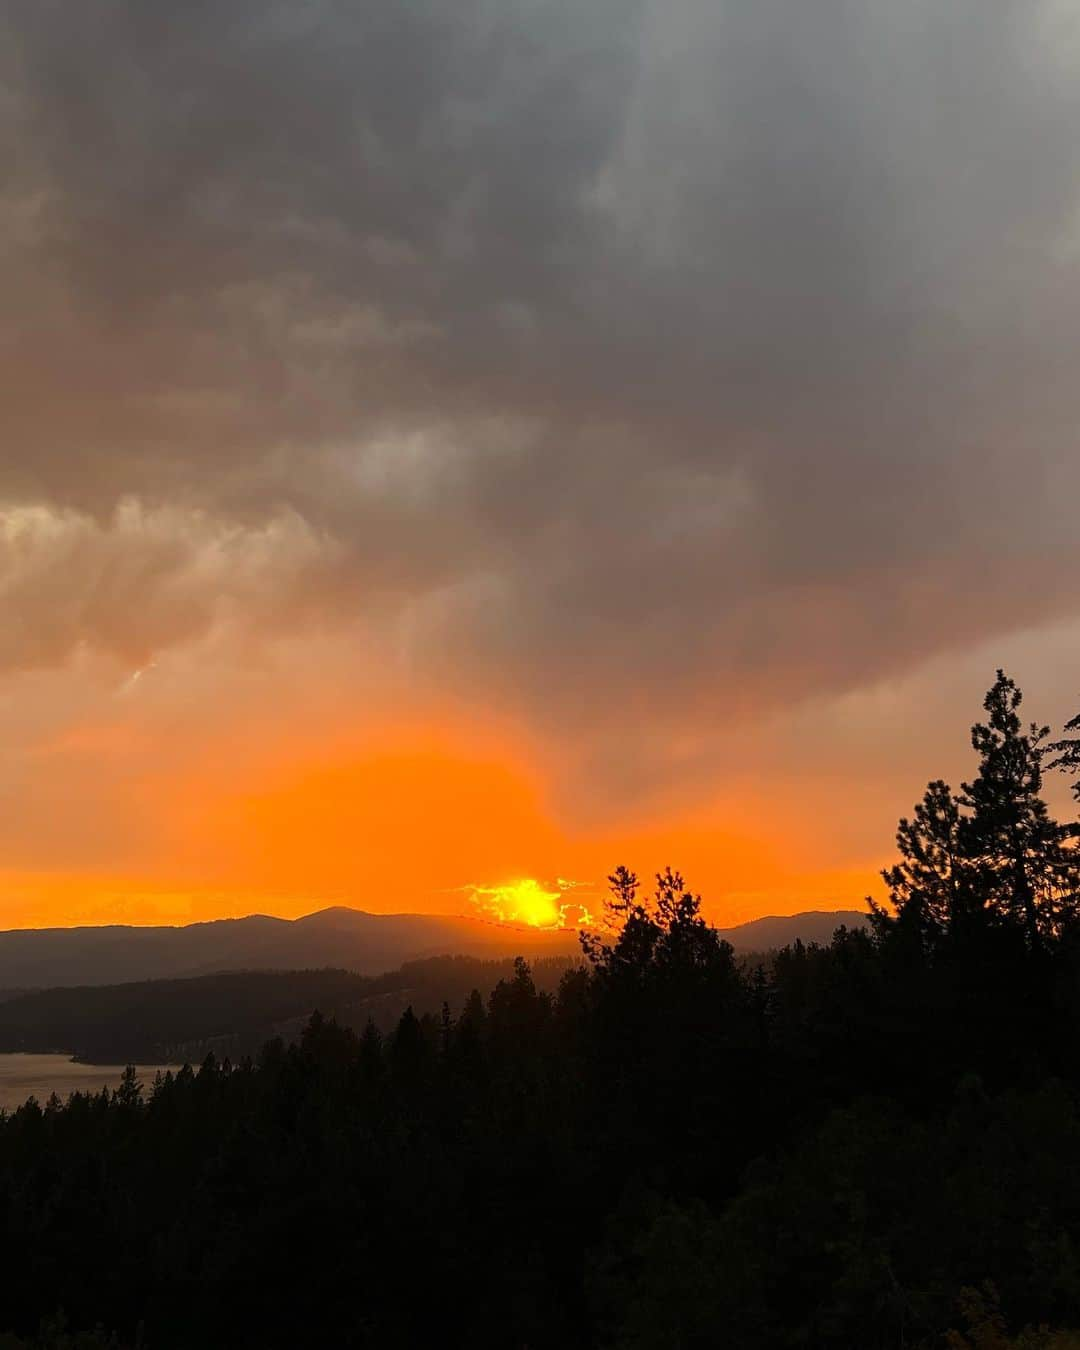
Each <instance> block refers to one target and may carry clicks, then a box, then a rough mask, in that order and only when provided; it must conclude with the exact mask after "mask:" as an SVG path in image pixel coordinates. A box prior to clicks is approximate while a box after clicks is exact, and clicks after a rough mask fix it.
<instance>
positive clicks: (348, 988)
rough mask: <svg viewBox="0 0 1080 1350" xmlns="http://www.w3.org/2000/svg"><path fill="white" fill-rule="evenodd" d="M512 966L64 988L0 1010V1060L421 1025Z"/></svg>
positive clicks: (163, 1054) (557, 970) (89, 1057)
mask: <svg viewBox="0 0 1080 1350" xmlns="http://www.w3.org/2000/svg"><path fill="white" fill-rule="evenodd" d="M569 965H570V961H569V960H568V959H567V958H565V957H555V958H548V959H543V958H541V959H540V960H538V961H536V962H535V963H534V966H533V971H534V976H535V979H536V984H537V987H538V988H540V989H545V990H548V991H549V992H554V991H555V989H556V988H557V986H558V983H559V979H560V977H561V976H562V974H563V972H564V971H565V970H566V969H567V968H568V967H569ZM512 975H513V959H512V958H511V957H505V958H503V959H502V960H498V961H481V960H479V959H478V958H476V957H470V956H440V957H428V958H426V959H424V960H421V961H410V962H407V963H406V964H405V965H403V966H401V967H400V968H399V969H397V970H392V971H387V972H386V973H385V974H382V975H376V976H370V975H357V974H355V973H354V972H352V971H346V970H333V969H327V970H284V971H278V970H266V971H230V972H225V973H220V974H214V975H202V976H196V977H194V978H190V979H181V980H173V979H166V980H141V981H137V982H134V983H131V984H113V985H93V986H86V985H82V986H66V987H61V988H57V989H40V990H36V991H34V992H31V993H23V994H20V995H18V996H16V997H14V998H11V999H7V1000H5V1001H3V1002H0V1054H10V1053H29V1054H48V1053H56V1052H59V1053H63V1054H67V1055H73V1056H75V1057H76V1058H77V1059H81V1060H84V1061H87V1062H89V1063H97V1064H126V1063H142V1064H160V1063H176V1064H179V1063H184V1062H190V1063H195V1064H198V1063H201V1062H202V1061H203V1060H204V1059H205V1057H206V1056H207V1054H210V1053H213V1054H214V1055H215V1056H216V1057H217V1059H218V1060H222V1059H225V1058H227V1057H228V1058H231V1059H233V1060H237V1059H238V1058H239V1057H240V1056H242V1055H245V1054H255V1053H257V1052H258V1051H259V1049H260V1048H261V1047H262V1046H263V1044H264V1043H265V1042H266V1041H268V1040H270V1039H271V1038H273V1037H275V1036H280V1037H281V1038H282V1039H283V1040H285V1041H293V1040H295V1039H296V1038H297V1037H298V1036H299V1035H300V1032H301V1031H302V1029H303V1027H304V1025H305V1024H306V1023H307V1021H308V1020H309V1018H310V1017H311V1015H312V1013H314V1012H315V1011H319V1012H321V1013H322V1014H323V1015H324V1016H325V1017H333V1018H334V1019H335V1020H336V1021H337V1022H338V1023H340V1024H341V1025H342V1026H347V1027H353V1028H355V1029H356V1030H363V1028H364V1027H365V1026H366V1025H367V1023H368V1021H369V1020H370V1021H372V1022H374V1023H375V1025H376V1026H377V1027H379V1028H380V1030H382V1031H390V1030H391V1029H392V1028H393V1027H395V1026H396V1025H397V1023H398V1020H399V1019H400V1017H401V1015H402V1013H403V1012H404V1011H405V1009H406V1008H407V1007H411V1008H412V1009H413V1011H414V1012H415V1013H416V1014H417V1015H418V1016H422V1015H423V1014H424V1013H438V1012H439V1011H440V1009H441V1008H442V1005H443V1003H444V1002H449V1003H451V1004H452V1005H453V1006H454V1007H458V1006H460V1005H461V1004H462V1003H464V1001H465V999H466V998H467V997H468V994H469V992H470V991H471V990H473V989H478V990H480V992H481V994H483V995H484V996H485V997H486V996H487V995H488V994H489V993H490V992H491V990H492V989H494V987H495V985H496V984H497V983H498V981H499V980H505V979H509V978H511V976H512Z"/></svg>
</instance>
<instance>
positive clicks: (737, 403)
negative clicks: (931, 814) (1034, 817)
mask: <svg viewBox="0 0 1080 1350" xmlns="http://www.w3.org/2000/svg"><path fill="white" fill-rule="evenodd" d="M0 163H2V164H3V165H4V171H3V173H2V175H0V293H2V295H3V297H4V299H3V304H2V306H0V355H2V362H0V388H2V391H3V393H2V398H0V926H2V927H18V926H34V925H51V924H72V923H97V922H111V921H124V922H135V923H150V922H167V923H177V922H186V921H189V920H193V919H204V918H212V917H218V916H224V915H234V914H242V913H247V912H251V911H254V910H258V911H261V912H269V913H275V914H281V915H284V916H292V915H297V914H301V913H304V912H307V911H310V910H312V909H315V908H319V907H320V906H321V905H324V904H330V903H344V904H354V905H357V906H359V907H362V908H366V909H371V910H384V911H401V910H431V911H454V912H457V911H461V910H463V909H467V908H468V907H469V904H470V903H471V899H472V897H473V896H474V894H477V893H481V894H482V893H483V890H484V888H491V887H495V886H498V885H500V884H502V883H504V882H506V881H508V880H512V879H515V878H537V879H540V880H541V881H543V882H544V883H545V884H552V883H553V882H554V880H555V879H556V878H559V877H562V878H564V879H567V880H573V881H577V882H581V883H583V884H584V885H585V886H586V888H590V887H592V888H596V887H598V886H599V884H600V883H601V882H602V879H603V877H604V876H605V875H606V874H607V873H608V872H609V871H611V869H612V868H613V867H614V866H615V865H616V864H617V863H620V862H625V863H627V864H629V865H631V866H633V867H636V868H637V869H638V870H639V871H640V872H641V873H642V874H648V873H650V872H652V871H654V870H656V869H657V868H660V867H662V866H664V865H666V864H669V863H670V864H672V865H674V866H677V867H680V868H681V869H682V870H683V871H684V872H685V873H686V875H687V877H688V879H689V881H690V882H691V884H692V885H694V886H695V888H697V889H700V890H701V891H702V892H703V893H704V896H705V900H706V912H707V913H709V914H710V915H711V916H712V917H714V918H715V919H716V920H717V921H718V922H724V923H731V922H738V921H741V920H744V919H747V918H751V917H753V916H755V915H759V914H765V913H791V912H796V911H798V910H803V909H813V908H848V907H858V906H859V905H860V904H861V901H862V897H863V896H864V895H865V894H866V893H867V892H868V891H870V890H874V889H876V890H877V893H878V894H880V893H881V887H880V883H878V882H876V871H877V869H878V868H879V867H880V866H882V865H883V864H884V863H886V862H888V860H889V857H890V855H891V850H892V836H893V831H894V828H895V822H896V819H897V817H898V816H899V815H900V814H901V813H902V812H904V811H907V810H909V809H910V807H911V804H912V803H913V802H914V801H915V800H916V799H917V798H918V797H919V795H920V794H921V791H922V788H923V786H924V785H925V783H926V781H927V780H928V779H929V778H932V777H938V776H944V777H947V778H949V779H950V780H951V781H953V782H954V783H958V782H959V781H960V779H961V778H962V777H964V776H965V774H967V773H969V772H970V768H971V757H970V749H969V746H968V740H967V729H968V727H969V726H970V723H971V722H972V721H973V720H974V719H975V717H976V716H977V714H978V712H979V704H980V700H981V696H982V693H983V692H984V691H985V689H986V688H987V687H988V686H989V684H990V683H991V682H992V679H993V675H994V671H995V668H996V667H997V666H999V665H1004V666H1005V667H1006V668H1007V670H1008V671H1009V673H1011V674H1012V675H1014V676H1015V678H1016V679H1017V680H1018V681H1019V683H1020V684H1021V685H1022V687H1023V688H1024V690H1025V691H1026V694H1027V701H1026V703H1025V709H1026V710H1029V711H1030V713H1031V715H1032V716H1034V717H1037V718H1039V719H1040V720H1046V721H1050V722H1053V723H1055V724H1056V725H1060V723H1061V721H1063V720H1064V719H1065V718H1066V717H1068V716H1070V715H1072V714H1073V713H1075V712H1076V711H1077V710H1078V709H1080V568H1078V563H1080V530H1078V529H1077V503H1078V502H1080V453H1078V450H1077V438H1078V435H1080V383H1078V381H1077V379H1076V352H1077V350H1078V346H1080V0H951V3H949V4H947V5H943V4H941V3H940V0H933V2H931V0H908V3H905V4H902V5H898V4H895V3H892V0H889V2H886V0H498V2H497V3H496V0H455V3H454V4H451V5H448V4H446V3H445V2H444V0H407V2H403V0H371V2H370V3H366V4H362V5H358V4H353V3H346V2H345V0H288V3H286V2H285V0H187V3H185V4H183V5H176V4H169V3H165V2H164V0H80V3H79V4H77V5H72V4H68V3H61V0H8V3H6V4H4V5H3V6H0ZM1054 791H1055V792H1056V793H1057V797H1056V798H1055V800H1056V801H1059V802H1060V804H1061V806H1062V809H1063V810H1064V809H1068V808H1067V796H1066V794H1065V792H1064V791H1063V790H1059V789H1056V788H1055V789H1054ZM477 888H479V889H477Z"/></svg>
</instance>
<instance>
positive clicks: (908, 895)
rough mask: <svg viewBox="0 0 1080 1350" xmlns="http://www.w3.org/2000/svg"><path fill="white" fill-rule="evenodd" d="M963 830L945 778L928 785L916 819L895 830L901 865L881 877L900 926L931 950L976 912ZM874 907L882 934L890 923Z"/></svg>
mask: <svg viewBox="0 0 1080 1350" xmlns="http://www.w3.org/2000/svg"><path fill="white" fill-rule="evenodd" d="M961 827H962V817H961V814H960V803H959V802H958V801H957V799H956V797H955V796H954V795H953V792H952V789H951V788H950V787H949V785H948V783H945V782H942V780H941V779H935V780H934V781H933V782H931V783H929V784H928V785H927V788H926V792H925V793H924V794H923V799H922V801H921V802H919V804H918V805H917V806H916V807H915V813H914V815H913V816H912V818H911V819H908V817H906V816H904V817H903V818H902V819H901V820H900V823H899V825H897V827H896V847H897V849H898V851H899V853H900V861H899V862H898V863H896V864H894V866H892V867H887V868H886V869H885V870H884V871H883V872H882V874H881V875H882V878H883V879H884V881H885V884H886V886H888V888H889V899H890V901H891V902H892V905H893V908H894V909H895V910H896V922H897V924H898V925H899V926H900V927H901V928H902V929H904V930H905V931H907V932H910V933H911V934H913V935H915V936H917V938H918V941H919V944H920V945H922V946H926V945H933V943H934V942H936V941H937V939H938V938H940V937H941V936H942V935H943V934H944V933H946V932H948V931H949V930H950V929H951V928H952V927H953V925H954V924H955V923H956V922H958V921H962V919H963V918H965V917H966V916H967V915H968V914H969V913H971V912H972V911H973V910H974V909H976V908H977V907H978V901H977V899H976V898H975V896H974V894H973V887H972V884H971V881H972V877H971V867H970V865H969V863H968V860H967V859H966V858H965V856H964V851H963V843H962V840H961ZM870 907H871V910H872V913H873V922H874V925H875V927H876V928H877V930H878V932H879V934H881V933H883V932H884V931H885V928H886V927H887V926H888V924H889V923H891V922H892V920H891V918H890V917H889V916H888V915H887V914H886V912H885V911H884V910H883V909H882V908H881V907H880V906H878V905H877V904H875V903H874V901H873V900H871V901H870Z"/></svg>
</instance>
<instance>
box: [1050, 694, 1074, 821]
mask: <svg viewBox="0 0 1080 1350" xmlns="http://www.w3.org/2000/svg"><path fill="white" fill-rule="evenodd" d="M1065 730H1066V731H1072V732H1075V733H1076V734H1075V735H1073V736H1064V737H1063V738H1062V739H1061V740H1060V741H1054V743H1053V744H1052V745H1050V746H1048V747H1047V748H1048V749H1049V751H1050V753H1051V754H1053V755H1054V756H1055V758H1054V759H1052V760H1051V761H1050V763H1049V764H1048V765H1047V768H1050V769H1062V770H1064V772H1065V773H1069V774H1074V775H1076V776H1077V779H1076V782H1075V783H1074V784H1073V788H1072V790H1073V796H1074V797H1075V798H1076V800H1077V801H1078V802H1080V713H1077V714H1076V716H1075V717H1073V718H1071V719H1070V720H1069V721H1068V722H1066V723H1065Z"/></svg>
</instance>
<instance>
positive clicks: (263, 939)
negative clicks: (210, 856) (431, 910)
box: [0, 906, 866, 991]
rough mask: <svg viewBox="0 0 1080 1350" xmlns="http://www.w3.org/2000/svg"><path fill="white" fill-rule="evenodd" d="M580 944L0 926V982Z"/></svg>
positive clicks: (371, 962) (475, 927)
mask: <svg viewBox="0 0 1080 1350" xmlns="http://www.w3.org/2000/svg"><path fill="white" fill-rule="evenodd" d="M865 923H866V916H865V915H863V914H859V913H857V912H855V911H848V910H841V911H838V912H836V913H809V914H795V915H792V916H791V917H790V918H765V919H755V920H753V921H752V922H751V923H746V924H740V925H739V926H738V927H737V928H728V929H724V930H722V936H723V937H725V938H727V940H728V941H729V942H731V943H732V945H733V946H734V947H735V948H736V950H739V951H758V950H765V949H767V948H770V947H780V946H783V945H784V944H785V943H787V942H792V941H794V940H795V939H796V938H801V939H802V940H803V941H804V942H812V941H816V942H827V941H828V940H829V938H830V937H831V936H832V932H833V930H834V929H835V928H837V927H838V926H839V925H840V924H847V925H848V926H849V927H854V926H856V925H863V924H865ZM578 951H579V947H578V941H577V934H576V933H575V932H573V931H567V930H564V931H561V932H548V931H544V930H543V929H539V928H519V927H517V926H514V925H509V924H501V923H494V922H489V921H486V920H483V919H478V918H465V917H457V916H453V915H438V914H368V913H366V912H365V911H364V910H359V909H347V908H344V907H340V906H339V907H336V908H333V909H324V910H320V911H319V912H318V913H316V914H308V915H306V916H305V917H304V918H302V919H293V920H289V919H273V918H268V917H267V916H266V915H263V914H253V915H251V916H249V917H248V918H245V919H219V920H217V921H215V922H213V923H196V924H189V925H187V926H186V927H182V928H165V927H158V928H132V927H125V926H121V925H112V926H108V927H102V928H37V929H15V930H12V931H9V932H0V991H2V990H12V989H43V988H53V987H57V986H63V985H104V984H122V983H127V982H131V981H138V980H157V979H177V978H186V977H190V976H195V975H207V974H212V973H214V972H216V971H226V970H301V969H318V968H322V967H330V966H333V967H338V968H344V969H346V970H350V971H353V972H356V973H359V974H362V975H377V974H380V973H382V972H383V971H387V970H392V969H394V968H395V967H397V966H400V965H401V964H402V963H403V962H405V961H413V960H417V959H420V958H423V957H427V956H443V955H459V954H460V955H466V956H478V957H482V958H484V959H487V960H495V959H498V958H500V957H505V956H513V955H522V956H529V957H536V956H565V955H576V954H577V953H578Z"/></svg>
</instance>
